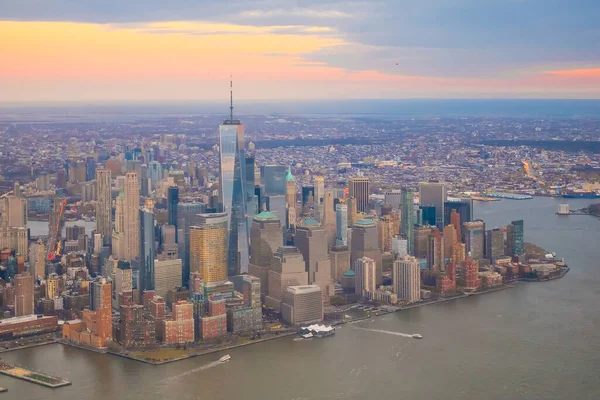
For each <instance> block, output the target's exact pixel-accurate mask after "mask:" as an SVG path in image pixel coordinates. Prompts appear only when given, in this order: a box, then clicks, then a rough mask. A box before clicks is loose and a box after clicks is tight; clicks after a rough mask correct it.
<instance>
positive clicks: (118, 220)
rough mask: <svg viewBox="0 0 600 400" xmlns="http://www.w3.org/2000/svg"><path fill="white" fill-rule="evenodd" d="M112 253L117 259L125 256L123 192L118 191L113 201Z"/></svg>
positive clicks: (122, 258)
mask: <svg viewBox="0 0 600 400" xmlns="http://www.w3.org/2000/svg"><path fill="white" fill-rule="evenodd" d="M112 255H113V257H114V258H116V259H118V260H124V259H125V258H126V253H125V194H124V193H123V191H121V192H119V195H118V196H117V199H116V201H115V228H114V230H113V234H112Z"/></svg>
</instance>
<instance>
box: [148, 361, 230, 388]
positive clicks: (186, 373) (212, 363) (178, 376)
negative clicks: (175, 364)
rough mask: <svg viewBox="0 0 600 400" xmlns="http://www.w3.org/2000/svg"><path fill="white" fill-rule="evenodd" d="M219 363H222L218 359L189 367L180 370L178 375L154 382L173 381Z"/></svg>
mask: <svg viewBox="0 0 600 400" xmlns="http://www.w3.org/2000/svg"><path fill="white" fill-rule="evenodd" d="M221 364H223V363H222V362H221V361H219V360H217V361H213V362H211V363H208V364H205V365H202V366H200V367H197V368H193V369H190V370H189V371H185V372H182V373H181V374H179V375H175V376H170V377H168V378H165V379H162V380H160V381H158V382H156V383H157V384H158V383H170V382H173V381H175V380H177V379H179V378H183V377H184V376H187V375H190V374H193V373H196V372H200V371H204V370H205V369H209V368H212V367H216V366H217V365H221Z"/></svg>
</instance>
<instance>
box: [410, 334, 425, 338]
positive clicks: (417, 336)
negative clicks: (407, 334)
mask: <svg viewBox="0 0 600 400" xmlns="http://www.w3.org/2000/svg"><path fill="white" fill-rule="evenodd" d="M412 337H413V339H423V336H421V335H419V334H418V333H415V334H414V335H412Z"/></svg>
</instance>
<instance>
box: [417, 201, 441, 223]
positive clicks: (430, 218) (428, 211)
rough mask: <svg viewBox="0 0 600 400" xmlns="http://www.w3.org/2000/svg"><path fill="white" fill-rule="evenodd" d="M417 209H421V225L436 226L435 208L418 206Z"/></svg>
mask: <svg viewBox="0 0 600 400" xmlns="http://www.w3.org/2000/svg"><path fill="white" fill-rule="evenodd" d="M419 208H420V209H421V215H422V218H423V222H422V224H423V225H431V226H436V221H437V219H436V215H437V210H436V208H435V207H434V206H420V207H419Z"/></svg>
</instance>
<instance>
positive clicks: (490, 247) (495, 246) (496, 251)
mask: <svg viewBox="0 0 600 400" xmlns="http://www.w3.org/2000/svg"><path fill="white" fill-rule="evenodd" d="M485 236H486V237H485V239H486V240H485V258H487V259H488V260H490V262H491V263H495V262H496V260H497V259H498V258H500V257H502V256H504V232H502V231H501V230H500V229H498V228H494V229H489V230H487V231H486V232H485Z"/></svg>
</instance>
